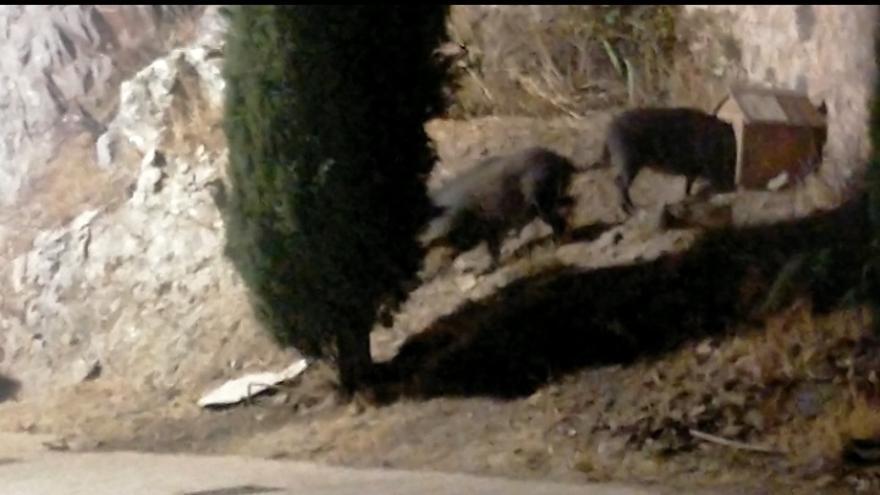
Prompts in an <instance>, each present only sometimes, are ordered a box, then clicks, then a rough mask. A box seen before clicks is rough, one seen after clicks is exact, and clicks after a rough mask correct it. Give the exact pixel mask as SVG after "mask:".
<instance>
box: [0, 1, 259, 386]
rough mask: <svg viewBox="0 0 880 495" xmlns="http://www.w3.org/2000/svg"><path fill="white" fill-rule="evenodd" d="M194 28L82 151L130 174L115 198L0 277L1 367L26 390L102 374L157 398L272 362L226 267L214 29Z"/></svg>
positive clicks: (40, 240) (139, 81)
mask: <svg viewBox="0 0 880 495" xmlns="http://www.w3.org/2000/svg"><path fill="white" fill-rule="evenodd" d="M199 27H200V29H199V31H198V35H199V37H198V39H197V40H196V41H195V42H194V43H193V44H190V45H188V46H186V47H185V48H180V49H175V50H173V51H171V53H170V54H168V55H167V56H164V57H162V58H159V59H158V60H156V61H155V62H153V63H152V64H150V65H149V66H147V67H146V68H144V69H143V70H141V71H139V72H138V73H137V74H136V75H135V76H134V77H133V78H131V79H130V80H128V81H126V82H124V83H123V84H122V86H121V90H120V92H119V95H120V97H119V109H118V112H117V113H116V115H115V117H114V118H113V119H112V120H110V121H109V122H108V123H107V124H106V125H105V126H104V130H103V132H102V133H101V134H100V135H99V136H98V138H97V140H96V141H97V144H96V145H94V146H95V147H93V148H92V149H94V150H95V152H96V155H97V156H100V157H101V163H100V166H102V167H104V168H105V169H108V170H110V171H112V172H120V171H122V172H124V171H130V172H128V173H118V174H117V175H116V177H119V178H122V179H127V180H125V181H122V182H119V183H112V182H111V183H109V184H108V183H106V182H105V183H104V184H102V186H103V187H105V188H114V187H115V188H117V189H119V191H117V192H121V194H122V195H121V196H119V195H117V199H116V200H114V201H110V202H106V203H105V204H100V205H95V206H94V207H88V208H86V209H85V210H84V211H82V212H81V213H79V214H77V215H76V216H75V217H74V218H73V219H72V221H70V222H69V223H66V224H65V225H63V226H62V227H60V228H57V229H52V230H44V231H41V232H40V233H39V234H38V235H37V236H36V237H35V239H34V240H33V244H32V248H31V249H30V250H28V251H26V252H23V253H22V254H19V255H18V256H16V257H15V258H14V259H13V260H12V261H11V263H10V264H9V265H8V266H7V268H6V269H5V270H4V273H3V277H4V281H5V284H6V286H7V287H6V290H4V291H3V292H2V310H0V348H2V349H4V352H2V353H0V356H3V357H2V358H0V369H4V370H8V373H9V374H10V375H12V376H14V377H15V378H16V379H17V380H19V381H21V382H22V384H23V385H24V387H23V391H25V392H27V391H28V390H35V389H39V390H45V389H48V388H51V387H52V386H62V385H67V384H71V383H74V382H77V381H80V380H83V379H86V378H92V377H94V376H95V375H97V374H99V373H100V374H104V375H112V376H116V377H124V378H125V379H127V380H133V381H135V382H137V383H139V384H146V385H155V386H156V387H160V388H162V389H167V388H169V387H171V386H173V385H175V384H179V383H180V381H181V380H185V379H198V378H200V377H201V378H204V376H203V374H204V373H205V372H208V371H205V370H210V369H211V368H212V366H211V363H215V362H216V363H217V366H216V368H222V367H223V366H224V365H225V364H227V363H228V362H234V361H236V360H237V359H238V358H239V354H240V353H244V354H248V355H262V356H266V357H268V356H270V355H271V354H272V352H273V351H272V349H271V345H270V344H269V343H268V340H267V339H265V338H263V337H260V336H254V334H255V333H256V330H255V329H256V325H255V323H254V322H253V320H252V317H251V315H250V311H249V307H248V304H247V300H246V295H245V294H244V292H243V288H242V286H241V283H240V281H239V279H238V278H237V275H236V273H235V272H234V270H233V269H232V267H231V266H230V265H229V264H228V263H227V262H226V261H225V260H224V259H223V254H222V253H223V246H224V242H225V241H224V237H223V234H224V231H223V228H222V223H221V220H220V215H219V211H218V208H217V205H216V204H215V196H217V197H219V196H218V193H219V191H220V189H219V188H218V187H217V186H218V183H219V182H218V179H219V178H220V175H221V173H222V171H223V170H224V169H225V162H226V149H225V142H224V139H223V134H222V128H221V126H220V123H221V115H222V96H223V86H224V84H223V80H222V78H221V76H220V63H221V58H220V57H219V54H220V53H221V51H222V36H221V34H222V24H221V23H220V19H219V17H218V16H217V15H216V13H215V12H209V13H208V14H206V17H204V18H203V19H202V23H201V25H200V26H199ZM94 142H95V140H93V141H92V143H94ZM212 193H213V194H212ZM252 337H253V338H252ZM261 345H263V346H264V347H263V349H262V350H261V351H259V352H254V346H257V347H259V346H261ZM248 351H250V352H248ZM238 361H239V362H240V359H238ZM216 368H215V369H216Z"/></svg>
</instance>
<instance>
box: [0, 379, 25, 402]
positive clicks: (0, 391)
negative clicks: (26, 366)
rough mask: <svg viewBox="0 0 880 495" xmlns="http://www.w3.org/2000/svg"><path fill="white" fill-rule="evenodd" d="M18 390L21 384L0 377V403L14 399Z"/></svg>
mask: <svg viewBox="0 0 880 495" xmlns="http://www.w3.org/2000/svg"><path fill="white" fill-rule="evenodd" d="M19 390H21V383H20V382H19V381H18V380H15V379H13V378H9V377H7V376H4V375H0V403H2V402H6V401H7V400H9V399H15V398H16V397H17V396H18V391H19Z"/></svg>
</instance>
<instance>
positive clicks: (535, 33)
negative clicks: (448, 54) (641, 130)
mask: <svg viewBox="0 0 880 495" xmlns="http://www.w3.org/2000/svg"><path fill="white" fill-rule="evenodd" d="M676 12H677V7H672V6H668V7H667V6H663V7H656V6H617V5H611V6H593V5H586V6H553V7H548V6H512V7H505V8H504V9H503V10H495V9H494V8H493V7H483V8H474V7H466V8H465V7H455V8H453V9H452V15H451V17H450V21H449V31H450V34H451V36H452V40H453V41H455V42H457V43H460V44H462V45H463V46H465V47H466V49H467V52H466V54H465V56H464V57H462V59H461V60H460V61H459V64H458V69H459V74H460V76H461V77H460V80H461V82H460V85H461V87H460V88H459V90H458V92H457V93H456V95H455V106H454V108H453V110H452V116H453V117H454V118H464V117H475V116H481V115H488V114H493V115H529V116H548V115H557V114H562V115H568V116H582V115H584V113H585V112H587V111H589V110H595V109H600V108H608V107H613V106H619V105H622V104H625V103H630V104H637V103H641V102H645V101H656V100H660V99H662V98H664V97H665V89H664V88H665V80H666V79H667V78H668V76H669V74H670V69H671V66H672V54H673V52H674V49H675V39H676V38H675V29H676V26H675V19H676Z"/></svg>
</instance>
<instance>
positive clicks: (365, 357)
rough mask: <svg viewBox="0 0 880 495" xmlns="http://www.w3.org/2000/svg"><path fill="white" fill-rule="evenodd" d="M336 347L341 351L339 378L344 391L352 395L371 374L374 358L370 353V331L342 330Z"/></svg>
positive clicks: (337, 336) (337, 338) (337, 337)
mask: <svg viewBox="0 0 880 495" xmlns="http://www.w3.org/2000/svg"><path fill="white" fill-rule="evenodd" d="M336 347H337V350H338V352H339V356H338V363H339V379H340V382H341V385H342V391H343V393H345V394H346V395H348V396H350V395H352V394H354V393H355V392H356V391H357V390H358V389H359V388H360V387H361V386H362V385H364V384H365V383H366V382H367V381H368V380H369V378H370V376H371V372H372V369H373V358H372V356H371V355H370V338H369V333H367V334H362V333H360V332H355V331H352V330H345V331H341V332H339V333H338V334H337V335H336Z"/></svg>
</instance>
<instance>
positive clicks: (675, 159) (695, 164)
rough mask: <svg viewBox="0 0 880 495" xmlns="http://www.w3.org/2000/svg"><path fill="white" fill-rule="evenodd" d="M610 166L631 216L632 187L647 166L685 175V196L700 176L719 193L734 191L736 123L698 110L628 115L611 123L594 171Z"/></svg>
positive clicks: (641, 111) (641, 110) (651, 110)
mask: <svg viewBox="0 0 880 495" xmlns="http://www.w3.org/2000/svg"><path fill="white" fill-rule="evenodd" d="M607 165H610V166H611V167H612V168H613V170H614V171H615V173H616V175H617V177H616V179H615V181H616V185H617V188H618V189H619V190H620V194H621V198H622V202H623V208H624V210H625V211H626V213H627V214H631V213H632V212H633V209H634V207H633V203H632V199H631V198H630V195H629V188H630V185H631V184H632V182H633V180H634V179H635V177H636V175H637V174H638V173H639V171H640V170H641V169H642V168H643V167H652V168H654V169H655V170H658V171H660V172H664V173H669V174H675V175H684V176H685V177H686V183H685V184H686V185H685V193H686V194H690V190H691V185H692V184H693V182H694V180H695V179H696V178H697V177H698V176H702V177H704V178H705V179H708V180H709V182H710V184H711V187H712V189H713V190H715V191H716V192H723V191H730V190H732V189H733V188H734V183H733V182H734V173H735V171H734V169H735V167H736V137H735V134H734V131H733V126H732V125H731V124H729V123H728V122H725V121H723V120H721V119H719V118H718V117H715V116H714V115H711V114H707V113H704V112H702V111H699V110H694V109H690V108H639V109H635V110H629V111H626V112H624V113H622V114H620V115H618V116H617V117H616V118H615V119H614V120H613V121H612V122H611V126H610V128H609V130H608V135H607V137H606V140H605V148H604V150H603V154H602V158H601V159H600V161H599V162H597V163H596V164H594V165H593V167H600V166H607Z"/></svg>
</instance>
